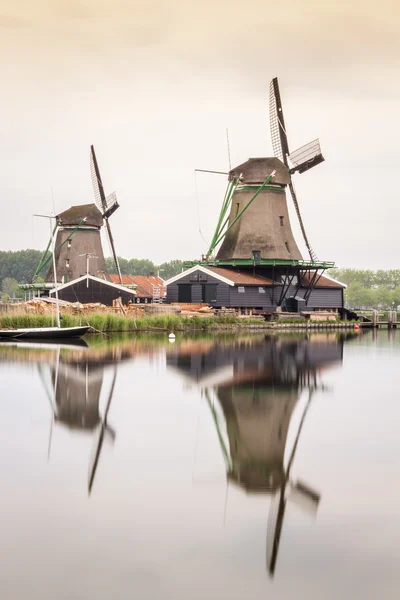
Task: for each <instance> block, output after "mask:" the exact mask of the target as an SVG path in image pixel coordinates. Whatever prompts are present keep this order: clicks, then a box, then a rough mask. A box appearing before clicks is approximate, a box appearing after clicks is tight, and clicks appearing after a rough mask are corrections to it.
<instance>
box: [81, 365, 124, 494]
mask: <svg viewBox="0 0 400 600" xmlns="http://www.w3.org/2000/svg"><path fill="white" fill-rule="evenodd" d="M116 378H117V369H116V368H115V370H114V376H113V380H112V383H111V388H110V393H109V395H108V400H107V405H106V408H105V411H104V417H103V419H102V422H101V424H100V427H99V437H98V439H97V442H96V444H95V447H94V453H93V458H92V461H91V463H90V465H89V476H88V493H89V495H90V493H91V491H92V487H93V483H94V478H95V476H96V471H97V467H98V464H99V459H100V454H101V449H102V447H103V442H104V438H105V436H106V435H108V437H109V438H110V439H111V441H112V442H114V440H115V431H114V430H113V429H112V428H111V427H110V426H109V425H108V423H107V418H108V412H109V410H110V406H111V400H112V397H113V394H114V387H115V380H116Z"/></svg>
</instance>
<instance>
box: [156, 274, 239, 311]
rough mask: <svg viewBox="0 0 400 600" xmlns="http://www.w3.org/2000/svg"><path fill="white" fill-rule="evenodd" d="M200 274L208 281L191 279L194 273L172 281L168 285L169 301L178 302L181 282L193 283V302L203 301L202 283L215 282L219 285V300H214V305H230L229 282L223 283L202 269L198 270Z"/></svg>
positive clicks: (167, 299)
mask: <svg viewBox="0 0 400 600" xmlns="http://www.w3.org/2000/svg"><path fill="white" fill-rule="evenodd" d="M198 274H199V275H201V276H202V277H203V276H204V278H207V281H199V282H195V281H191V279H192V277H193V273H191V274H189V275H184V276H183V277H181V278H180V279H178V280H177V281H175V282H174V283H171V284H170V285H169V286H167V298H166V301H167V302H178V286H179V285H181V284H185V283H186V284H187V283H190V284H191V285H192V302H193V303H196V304H198V303H201V301H202V288H201V286H202V285H207V284H214V285H216V286H217V302H216V303H215V302H212V304H213V305H214V306H229V304H227V303H228V302H229V288H230V286H229V285H228V284H227V283H223V282H222V281H220V280H219V279H216V278H215V277H212V276H211V275H206V274H205V273H204V274H203V273H202V272H201V271H199V272H198Z"/></svg>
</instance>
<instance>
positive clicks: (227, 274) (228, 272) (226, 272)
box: [165, 265, 281, 286]
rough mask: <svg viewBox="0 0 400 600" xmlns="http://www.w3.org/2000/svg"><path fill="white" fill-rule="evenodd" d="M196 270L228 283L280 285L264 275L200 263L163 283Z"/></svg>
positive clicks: (173, 280) (168, 283)
mask: <svg viewBox="0 0 400 600" xmlns="http://www.w3.org/2000/svg"><path fill="white" fill-rule="evenodd" d="M196 271H201V272H202V273H206V274H208V275H211V276H212V277H215V278H216V279H219V280H220V281H222V282H223V283H227V284H228V285H231V286H234V285H281V284H280V283H279V282H277V281H275V282H274V281H272V279H267V278H266V277H261V276H260V275H249V274H248V273H241V272H240V271H236V270H233V269H225V268H223V267H208V266H207V267H203V266H202V265H195V266H194V267H191V268H190V269H186V270H185V271H182V273H178V275H175V277H171V279H168V280H167V281H166V282H165V285H166V286H167V285H170V284H171V283H174V282H175V281H179V279H181V278H182V277H186V276H187V275H190V274H191V273H195V272H196Z"/></svg>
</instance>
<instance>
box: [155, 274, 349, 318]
mask: <svg viewBox="0 0 400 600" xmlns="http://www.w3.org/2000/svg"><path fill="white" fill-rule="evenodd" d="M310 283H311V282H310V280H309V279H307V278H305V279H304V281H303V282H302V283H301V284H298V283H296V282H294V281H293V282H292V283H291V285H290V286H289V288H288V287H287V286H286V282H285V281H276V280H272V279H268V278H266V277H262V276H261V275H257V274H256V275H252V274H250V273H249V271H248V270H247V272H244V273H243V272H240V271H238V270H236V269H228V268H222V267H209V266H207V267H204V266H201V265H197V266H194V267H192V268H190V269H187V270H186V271H183V272H182V273H179V274H178V275H175V277H172V278H171V279H169V280H168V281H166V282H165V285H166V286H167V298H166V301H167V302H170V303H171V302H182V303H191V302H192V303H200V302H207V303H208V304H210V305H211V306H215V307H216V308H221V307H229V308H238V309H240V308H254V309H257V310H262V311H272V312H274V311H275V310H276V307H277V306H280V305H281V298H282V294H283V293H284V294H285V298H286V303H287V310H289V311H292V310H293V311H296V310H299V307H301V309H307V310H326V309H340V308H342V307H343V305H344V301H343V290H344V288H345V287H346V286H345V285H344V284H342V283H340V282H338V281H336V280H334V279H332V278H330V277H326V276H322V277H320V279H319V281H318V282H317V283H314V285H313V287H312V289H311V288H310Z"/></svg>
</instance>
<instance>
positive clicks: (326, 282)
mask: <svg viewBox="0 0 400 600" xmlns="http://www.w3.org/2000/svg"><path fill="white" fill-rule="evenodd" d="M312 277H313V275H311V274H310V273H307V275H305V276H304V279H303V281H304V285H307V284H308V283H309V282H310V281H311V280H312ZM315 287H332V288H341V289H342V288H344V287H346V286H345V285H344V284H343V283H340V281H335V280H332V279H330V278H329V277H324V276H323V275H321V277H320V278H319V280H318V283H317V284H316V286H315Z"/></svg>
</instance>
